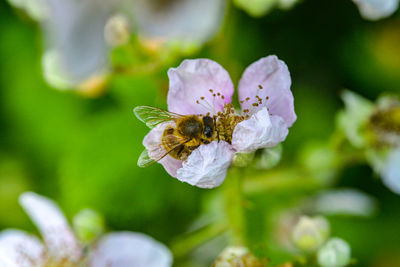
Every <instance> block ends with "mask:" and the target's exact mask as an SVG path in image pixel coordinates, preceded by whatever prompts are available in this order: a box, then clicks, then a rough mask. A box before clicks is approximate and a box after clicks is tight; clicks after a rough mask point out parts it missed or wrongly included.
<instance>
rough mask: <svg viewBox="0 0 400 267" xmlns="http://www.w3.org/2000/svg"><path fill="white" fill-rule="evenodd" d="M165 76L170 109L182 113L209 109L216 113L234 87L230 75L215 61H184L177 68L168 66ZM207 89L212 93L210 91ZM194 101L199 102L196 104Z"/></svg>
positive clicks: (205, 111)
mask: <svg viewBox="0 0 400 267" xmlns="http://www.w3.org/2000/svg"><path fill="white" fill-rule="evenodd" d="M168 77H169V92H168V110H169V111H172V112H175V113H178V114H182V115H188V114H206V113H208V112H210V113H211V114H216V112H218V111H221V110H222V109H223V107H224V104H225V103H230V102H231V99H232V94H233V90H234V89H233V84H232V81H231V78H230V77H229V74H228V72H227V71H226V70H225V69H224V68H223V67H222V66H221V65H219V64H218V63H217V62H215V61H212V60H209V59H187V60H184V61H183V62H182V63H181V65H179V67H178V68H171V69H169V71H168ZM210 89H212V90H213V93H211V92H210V91H209V90H210ZM213 94H215V96H213ZM221 96H223V98H224V99H222V97H221ZM202 98H204V99H203V100H202ZM196 101H199V104H197V103H196Z"/></svg>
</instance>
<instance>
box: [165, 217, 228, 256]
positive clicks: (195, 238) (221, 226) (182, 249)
mask: <svg viewBox="0 0 400 267" xmlns="http://www.w3.org/2000/svg"><path fill="white" fill-rule="evenodd" d="M227 229H228V226H227V224H226V223H225V222H217V223H214V224H210V225H208V226H206V227H204V228H202V229H200V230H198V231H196V232H192V233H188V234H187V235H185V236H183V237H180V238H179V239H177V240H175V241H174V242H172V244H171V246H170V248H171V251H172V254H173V255H174V258H181V257H183V256H185V255H187V254H188V253H190V252H191V251H192V250H193V249H195V248H197V247H199V246H200V245H202V244H203V243H205V242H207V241H209V240H211V239H213V238H214V237H217V236H219V235H220V234H222V233H224V232H225V231H226V230H227Z"/></svg>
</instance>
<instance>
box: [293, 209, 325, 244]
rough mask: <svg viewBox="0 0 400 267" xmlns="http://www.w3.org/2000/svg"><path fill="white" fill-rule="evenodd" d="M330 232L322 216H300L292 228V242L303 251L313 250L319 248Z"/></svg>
mask: <svg viewBox="0 0 400 267" xmlns="http://www.w3.org/2000/svg"><path fill="white" fill-rule="evenodd" d="M329 233H330V226H329V223H328V221H327V220H326V219H325V218H324V217H320V216H316V217H312V218H310V217H308V216H302V217H300V219H299V221H298V222H297V224H296V225H295V226H294V228H293V230H292V241H293V244H294V245H295V246H296V247H298V248H299V249H301V250H304V251H314V250H316V249H317V248H319V247H320V246H321V245H322V244H323V243H324V242H325V240H326V239H327V238H328V236H329Z"/></svg>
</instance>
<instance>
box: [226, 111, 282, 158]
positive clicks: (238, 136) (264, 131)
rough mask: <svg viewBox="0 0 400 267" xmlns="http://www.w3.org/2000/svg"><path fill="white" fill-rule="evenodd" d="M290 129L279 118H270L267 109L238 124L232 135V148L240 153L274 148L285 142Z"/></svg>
mask: <svg viewBox="0 0 400 267" xmlns="http://www.w3.org/2000/svg"><path fill="white" fill-rule="evenodd" d="M288 132H289V130H288V127H287V125H286V123H285V121H284V120H283V119H282V118H281V117H279V116H270V115H269V114H268V110H267V108H266V107H264V108H263V109H261V110H259V111H258V112H257V113H255V114H253V115H252V116H251V117H250V118H249V119H248V120H244V121H242V122H240V123H238V124H237V125H236V127H235V130H234V131H233V135H232V147H233V148H234V149H236V151H238V152H251V151H255V150H257V149H259V148H267V147H273V146H276V145H277V144H279V143H280V142H282V141H283V140H285V138H286V136H287V135H288Z"/></svg>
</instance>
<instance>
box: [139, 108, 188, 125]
mask: <svg viewBox="0 0 400 267" xmlns="http://www.w3.org/2000/svg"><path fill="white" fill-rule="evenodd" d="M133 112H134V113H135V115H136V117H137V118H138V119H139V120H141V121H142V122H144V123H145V124H146V125H147V127H149V128H150V129H152V128H154V127H156V126H157V125H158V124H160V123H163V122H167V121H171V120H175V119H178V118H182V117H183V116H182V115H179V114H176V113H173V112H169V111H166V110H163V109H160V108H155V107H150V106H138V107H135V108H134V109H133Z"/></svg>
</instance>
